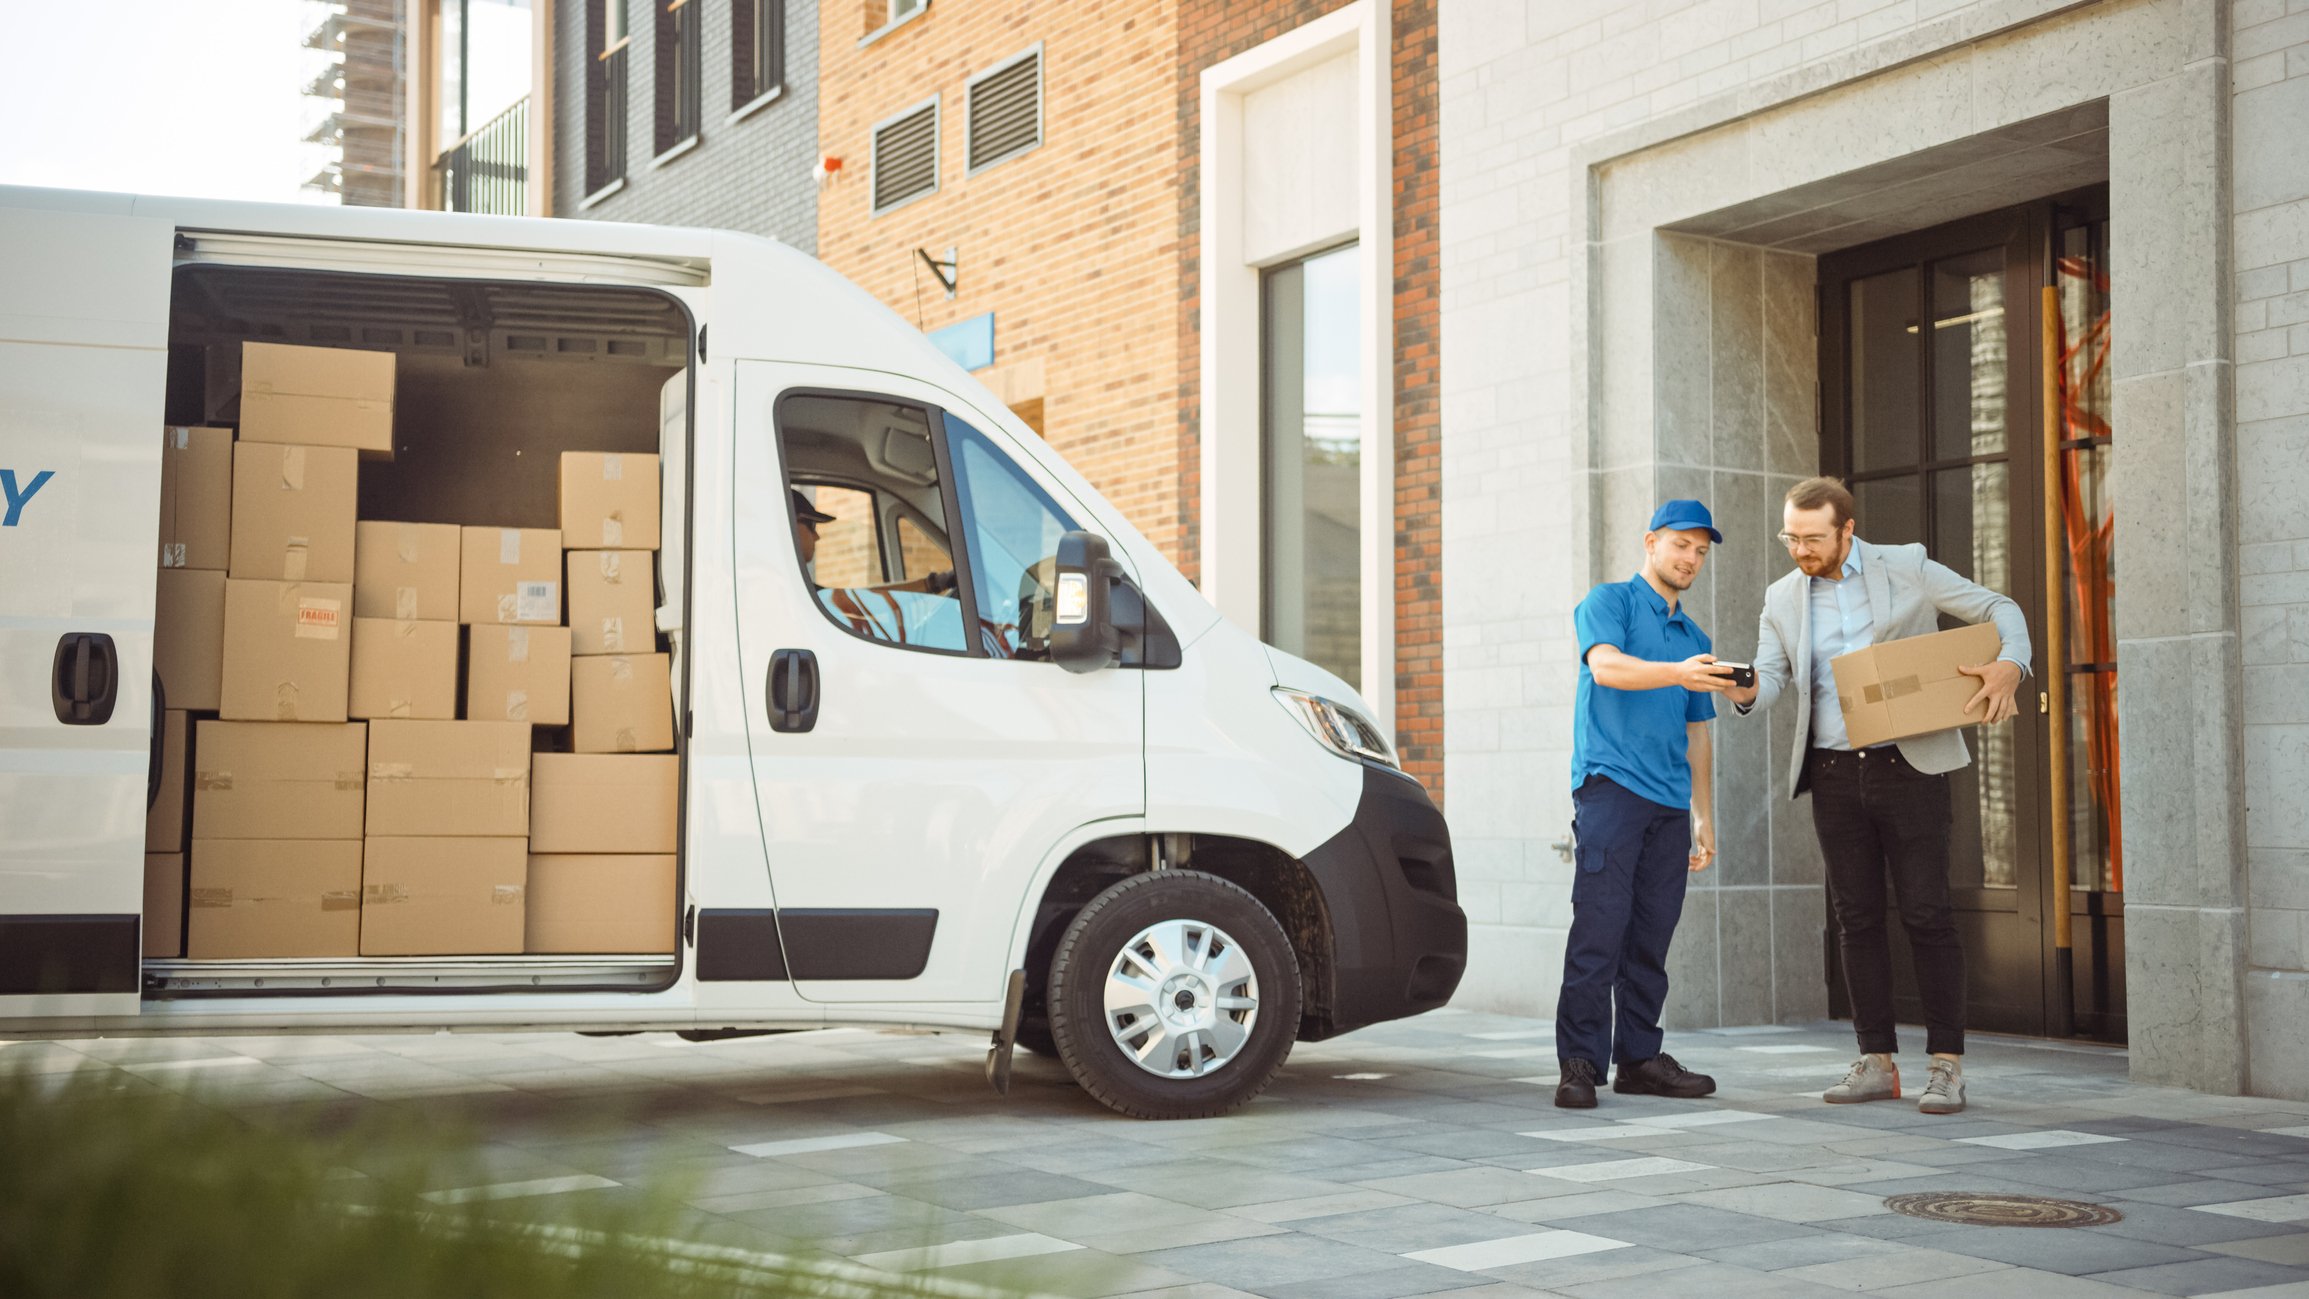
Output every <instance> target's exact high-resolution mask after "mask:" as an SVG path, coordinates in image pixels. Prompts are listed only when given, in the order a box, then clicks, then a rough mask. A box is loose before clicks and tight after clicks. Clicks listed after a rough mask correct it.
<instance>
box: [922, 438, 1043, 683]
mask: <svg viewBox="0 0 2309 1299" xmlns="http://www.w3.org/2000/svg"><path fill="white" fill-rule="evenodd" d="M946 427H947V430H948V432H949V441H948V449H949V451H950V452H951V453H952V455H953V457H954V478H955V486H956V488H957V489H958V493H959V495H960V497H961V501H962V519H963V524H964V527H965V529H966V531H967V533H968V536H969V539H970V551H969V554H970V577H971V582H972V584H973V585H974V586H975V587H976V588H977V594H978V628H979V641H980V643H981V644H983V645H984V646H985V647H986V652H987V653H988V654H990V655H993V656H994V657H996V658H1020V659H1047V658H1049V657H1050V645H1049V639H1050V618H1051V608H1052V602H1053V600H1054V599H1055V588H1056V587H1057V585H1058V571H1057V570H1058V539H1059V538H1060V537H1062V536H1064V535H1066V533H1067V532H1069V531H1071V530H1072V529H1073V528H1074V523H1073V521H1072V520H1071V519H1069V518H1067V516H1066V514H1065V513H1064V512H1063V511H1061V510H1060V509H1059V508H1058V505H1057V503H1056V502H1054V501H1052V500H1051V499H1050V497H1049V496H1048V495H1047V494H1045V493H1044V492H1043V490H1042V489H1041V488H1040V487H1038V486H1036V485H1035V483H1034V481H1033V480H1032V479H1030V478H1028V477H1026V475H1025V473H1024V472H1022V471H1021V470H1020V469H1019V468H1018V466H1017V465H1015V464H1013V463H1011V461H1010V460H1009V458H1008V457H1006V456H1004V455H1003V454H1002V453H1001V452H1000V451H998V450H996V449H995V447H994V444H993V443H992V442H989V441H988V440H987V438H986V435H985V434H983V433H980V432H979V431H978V430H977V429H974V428H972V427H970V426H969V425H968V424H965V423H963V422H962V421H961V420H958V419H956V418H954V417H953V416H951V415H949V416H947V417H946Z"/></svg>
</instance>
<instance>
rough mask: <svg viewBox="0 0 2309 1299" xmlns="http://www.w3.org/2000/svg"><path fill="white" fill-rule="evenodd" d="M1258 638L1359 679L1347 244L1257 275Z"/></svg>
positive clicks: (1358, 483) (1357, 407)
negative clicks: (1260, 368)
mask: <svg viewBox="0 0 2309 1299" xmlns="http://www.w3.org/2000/svg"><path fill="white" fill-rule="evenodd" d="M1262 280H1263V283H1262V284H1261V286H1260V289H1261V293H1260V296H1261V298H1262V301H1261V303H1260V314H1261V316H1262V321H1261V332H1262V333H1263V334H1264V339H1263V342H1264V347H1263V352H1264V355H1265V360H1266V364H1265V375H1264V377H1263V384H1262V386H1263V388H1264V392H1263V393H1262V394H1261V397H1262V402H1261V404H1262V406H1263V407H1264V411H1263V418H1262V420H1261V426H1262V430H1261V431H1262V438H1261V442H1262V447H1263V453H1262V457H1261V458H1262V460H1263V462H1264V463H1263V464H1262V465H1261V473H1260V478H1261V481H1262V483H1263V486H1264V492H1263V495H1264V500H1263V502H1262V507H1263V508H1262V510H1261V516H1262V526H1261V551H1262V556H1261V563H1260V571H1261V573H1262V574H1263V575H1264V586H1265V589H1264V591H1263V592H1262V593H1261V607H1262V615H1263V622H1264V634H1263V637H1262V638H1263V639H1264V640H1266V641H1267V643H1269V644H1271V645H1273V646H1275V647H1276V648H1277V649H1281V650H1286V651H1288V652H1290V653H1292V654H1296V655H1298V656H1299V657H1301V658H1303V659H1306V660H1308V661H1310V662H1312V663H1315V664H1317V665H1319V666H1321V667H1324V668H1327V669H1329V670H1330V671H1332V672H1335V673H1337V674H1338V675H1339V677H1340V678H1341V679H1342V680H1345V681H1350V682H1354V681H1361V680H1362V679H1363V581H1362V562H1363V518H1362V514H1363V510H1362V496H1363V399H1362V392H1363V366H1362V356H1361V351H1360V348H1359V345H1358V340H1359V338H1360V337H1361V326H1362V312H1361V301H1362V292H1361V283H1360V280H1361V277H1360V275H1358V273H1357V263H1356V256H1355V245H1353V244H1348V245H1347V246H1345V247H1343V248H1334V249H1331V250H1330V251H1328V252H1322V253H1317V254H1316V255H1314V256H1312V257H1309V258H1306V259H1305V260H1303V261H1297V262H1291V263H1288V264H1286V265H1282V266H1277V267H1274V268H1273V269H1271V270H1269V271H1267V272H1266V274H1265V275H1264V276H1263V277H1262Z"/></svg>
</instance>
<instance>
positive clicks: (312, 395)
mask: <svg viewBox="0 0 2309 1299" xmlns="http://www.w3.org/2000/svg"><path fill="white" fill-rule="evenodd" d="M393 370H394V358H393V354H392V353H391V352H361V351H355V350H353V349H351V348H345V347H292V346H289V345H287V344H283V343H244V344H242V345H241V408H240V415H241V441H243V442H297V443H302V444H303V445H305V446H316V447H345V448H348V449H351V450H356V451H361V452H366V453H368V454H370V455H372V456H375V457H377V458H379V459H385V460H390V459H392V457H393Z"/></svg>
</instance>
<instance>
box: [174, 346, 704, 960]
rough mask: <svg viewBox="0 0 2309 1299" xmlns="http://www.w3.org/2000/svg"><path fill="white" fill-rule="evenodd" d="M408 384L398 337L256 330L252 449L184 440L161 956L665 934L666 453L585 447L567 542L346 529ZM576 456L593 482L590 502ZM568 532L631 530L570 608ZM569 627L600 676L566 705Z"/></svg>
mask: <svg viewBox="0 0 2309 1299" xmlns="http://www.w3.org/2000/svg"><path fill="white" fill-rule="evenodd" d="M393 387H394V357H393V356H392V354H390V353H379V352H358V351H349V350H343V349H328V348H304V347H286V346H279V345H271V344H259V343H250V344H247V345H246V347H245V350H244V354H243V357H242V392H241V402H240V419H241V427H240V432H239V438H238V440H237V441H235V439H234V435H233V432H232V430H230V429H223V428H172V429H169V430H168V431H167V434H166V437H165V439H164V447H165V452H164V455H165V458H164V462H163V463H164V468H163V472H162V504H161V508H162V520H161V573H160V583H159V591H160V593H159V599H158V607H157V610H156V617H157V620H158V622H157V628H156V633H155V641H156V649H155V660H156V663H157V666H158V669H159V673H160V676H161V679H162V683H163V690H164V692H165V697H166V705H167V709H168V712H167V714H166V721H165V728H164V733H163V737H162V757H163V769H162V780H161V785H162V788H161V795H160V798H159V800H158V801H157V803H156V804H155V806H154V808H153V810H152V814H151V816H150V817H149V819H148V823H147V830H146V853H147V857H146V907H145V915H146V925H145V935H146V937H145V952H146V954H147V955H148V956H177V955H183V956H187V957H190V958H193V959H247V958H262V957H353V956H356V955H357V956H439V955H491V954H519V953H521V952H523V951H538V952H561V953H567V952H597V953H628V952H663V951H669V950H671V948H672V944H673V937H674V921H673V916H674V911H675V896H674V890H675V883H674V871H673V855H672V854H673V850H674V830H673V826H674V822H675V819H676V814H675V807H676V802H677V795H676V780H677V759H675V758H674V757H672V756H671V754H670V750H671V749H672V748H673V732H672V692H671V678H670V674H669V671H668V659H667V657H666V656H665V655H663V654H658V653H655V650H656V648H657V637H656V630H655V626H654V617H655V609H656V600H655V581H654V579H655V568H656V565H655V562H654V560H655V556H654V555H653V554H652V553H651V552H652V551H654V550H655V549H656V546H657V508H658V505H657V501H658V469H657V458H656V457H655V456H643V455H609V456H604V455H579V454H576V453H572V454H571V455H570V456H568V457H567V463H565V464H564V466H563V492H562V511H563V512H562V517H561V520H560V521H561V523H562V525H563V527H562V530H560V531H556V530H554V529H523V528H499V527H483V526H462V525H458V524H440V523H403V522H395V521H387V520H359V519H356V514H357V512H358V494H357V490H356V487H357V481H358V475H359V461H360V459H361V458H363V457H368V456H374V457H388V458H389V457H390V456H391V455H392V453H393V442H392V432H393ZM604 462H608V464H609V465H610V466H611V467H610V468H608V469H604V467H603V464H604ZM580 470H582V471H583V472H585V473H588V474H590V475H592V477H593V478H594V479H595V480H596V481H597V482H598V484H599V486H600V488H601V489H603V490H595V491H593V492H591V493H580V494H579V497H578V498H577V499H578V504H579V506H580V507H581V509H580V510H579V511H577V512H573V511H572V505H571V502H572V497H571V494H570V490H569V483H570V481H571V479H572V477H573V475H575V474H577V473H578V472H579V471H580ZM645 525H646V526H645ZM564 536H583V537H587V538H595V539H601V540H598V541H597V542H596V544H605V543H614V544H613V547H612V548H610V549H606V550H602V551H589V552H584V553H582V554H580V553H576V552H573V553H572V554H571V556H570V560H569V572H570V573H571V574H572V576H573V586H574V576H575V575H576V574H579V573H583V574H585V575H587V577H588V579H589V580H588V582H587V591H586V595H585V597H584V601H583V604H582V612H583V615H584V617H585V620H586V621H585V622H583V623H582V624H579V625H578V626H564V625H563V624H562V595H561V592H562V577H563V571H564V570H563V563H564V561H563V538H564ZM604 588H607V589H606V590H605V589H604ZM576 611H577V607H576V600H575V593H574V591H573V612H576ZM461 628H463V629H468V630H465V631H464V632H463V634H462V635H461V634H460V629H461ZM581 628H582V629H583V630H582V631H581ZM578 637H582V645H583V648H579V649H577V653H579V654H583V655H586V656H587V657H586V658H585V659H582V660H576V661H577V662H583V663H587V664H591V663H592V662H594V661H596V659H599V660H601V661H603V662H605V663H609V664H612V665H613V666H612V667H611V668H609V669H608V670H606V671H600V672H599V675H601V676H602V677H603V678H604V680H605V684H601V685H595V686H590V687H586V686H581V687H579V688H578V690H577V691H576V693H575V695H574V700H575V703H576V706H575V708H574V709H573V707H572V703H573V692H572V665H573V658H572V649H573V638H578ZM461 648H462V650H463V653H464V663H465V671H464V672H463V673H462V685H463V690H462V692H460V689H459V685H460V676H461V674H460V672H459V666H460V649H461ZM596 671H597V670H593V669H589V670H588V671H587V673H586V674H585V676H586V679H588V680H590V679H591V678H592V677H593V676H594V675H595V674H596ZM460 700H462V703H463V707H462V709H460ZM573 722H574V724H573ZM559 748H571V749H576V750H578V752H577V753H575V754H559V753H550V752H549V753H544V754H539V755H537V756H536V761H537V763H538V764H539V765H538V767H537V771H538V773H539V774H540V775H543V774H545V773H552V777H553V779H552V780H551V781H549V782H545V783H541V784H540V785H539V786H538V788H536V789H535V790H534V791H533V789H532V783H533V782H532V761H533V750H536V749H548V750H551V749H559ZM596 753H598V754H602V755H605V756H601V757H593V756H590V755H592V754H596ZM658 753H664V754H665V755H666V756H662V757H660V756H652V755H654V754H658ZM609 755H615V756H609ZM557 764H574V765H569V766H563V765H557ZM602 764H613V765H602ZM533 792H534V794H535V796H536V798H537V800H538V804H539V805H538V807H536V808H535V809H533V808H532V806H531V802H532V795H533ZM188 827H189V829H188ZM533 832H535V833H536V835H537V838H536V840H535V841H533V840H532V834H533ZM188 844H189V853H188V851H187V846H188ZM572 845H575V846H577V847H579V848H582V849H583V853H584V855H573V856H563V855H561V854H564V853H566V852H567V851H568V850H569V848H570V846H572ZM533 850H534V851H536V852H537V853H539V854H541V855H540V856H539V857H538V858H537V859H536V860H537V861H538V862H540V863H543V866H542V869H539V868H535V867H533V866H532V858H531V853H532V851H533ZM563 863H567V864H566V865H565V864H563ZM188 865H189V871H188ZM541 882H542V883H544V884H545V885H546V886H547V887H545V888H543V889H542V890H541V889H540V888H539V887H538V886H539V884H540V883H541ZM187 903H189V905H186V904H187ZM179 916H181V917H183V920H182V927H181V929H180V928H179V922H178V920H177V917H179Z"/></svg>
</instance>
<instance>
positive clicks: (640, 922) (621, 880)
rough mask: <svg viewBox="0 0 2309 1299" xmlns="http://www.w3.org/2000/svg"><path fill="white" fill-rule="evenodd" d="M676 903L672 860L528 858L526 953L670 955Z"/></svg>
mask: <svg viewBox="0 0 2309 1299" xmlns="http://www.w3.org/2000/svg"><path fill="white" fill-rule="evenodd" d="M677 901H678V899H676V897H675V896H674V869H673V855H672V854H671V853H664V854H640V855H625V854H609V853H586V854H577V855H532V856H531V857H530V859H529V917H528V937H527V947H528V950H529V951H531V952H533V953H537V954H540V955H546V954H552V955H568V956H575V955H610V954H639V953H649V954H653V955H654V954H659V953H665V952H671V951H672V950H673V949H674V916H675V915H676V913H677V911H678V909H679V908H678V907H677V905H676V904H677Z"/></svg>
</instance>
